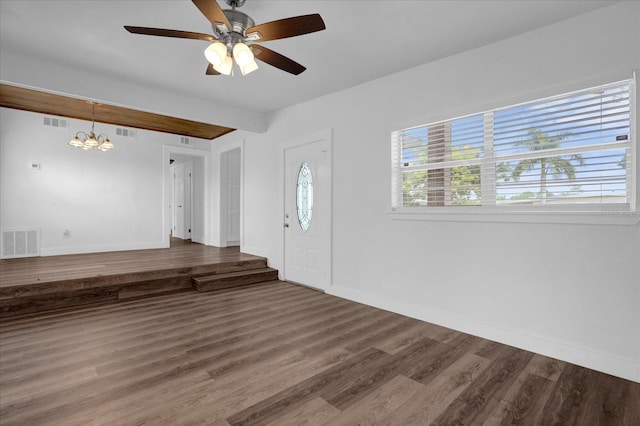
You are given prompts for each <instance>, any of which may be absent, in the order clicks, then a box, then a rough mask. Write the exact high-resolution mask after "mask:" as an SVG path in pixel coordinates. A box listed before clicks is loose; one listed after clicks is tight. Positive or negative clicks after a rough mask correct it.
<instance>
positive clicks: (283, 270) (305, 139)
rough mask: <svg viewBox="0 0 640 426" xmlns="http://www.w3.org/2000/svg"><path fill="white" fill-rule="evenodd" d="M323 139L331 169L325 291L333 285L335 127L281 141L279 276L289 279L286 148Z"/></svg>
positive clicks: (326, 236) (326, 235) (326, 238)
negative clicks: (285, 225)
mask: <svg viewBox="0 0 640 426" xmlns="http://www.w3.org/2000/svg"><path fill="white" fill-rule="evenodd" d="M321 141H326V144H327V150H328V155H327V161H328V169H329V175H328V177H327V179H328V184H329V199H328V200H327V202H328V203H329V208H328V209H327V210H328V211H329V217H327V222H328V225H327V228H328V232H327V233H326V234H325V237H324V238H325V243H326V245H325V247H328V250H329V253H328V256H327V259H328V265H327V269H328V271H327V281H328V282H327V283H326V286H325V288H324V290H325V291H327V292H328V291H329V289H330V288H331V287H332V286H333V129H326V130H322V131H319V132H317V133H313V134H309V135H306V136H301V137H297V138H294V139H290V140H287V141H284V142H281V143H280V146H279V151H280V153H279V156H278V157H279V159H278V162H279V163H280V164H279V165H280V167H278V169H279V171H280V176H279V178H280V183H281V184H280V191H279V198H280V200H279V201H280V202H279V204H280V211H279V224H280V226H281V228H282V229H281V232H280V239H279V240H280V241H279V243H280V254H281V261H280V265H282V266H281V267H280V268H279V269H280V270H279V278H280V279H281V280H286V279H287V265H286V262H285V258H286V252H285V251H286V250H287V247H286V245H285V227H284V223H285V222H284V221H285V217H284V215H285V212H286V206H285V200H286V198H285V191H286V189H287V182H286V180H285V179H286V177H285V167H286V162H285V154H286V150H287V149H290V148H296V147H299V146H302V145H308V144H311V143H314V142H321ZM302 285H304V283H302Z"/></svg>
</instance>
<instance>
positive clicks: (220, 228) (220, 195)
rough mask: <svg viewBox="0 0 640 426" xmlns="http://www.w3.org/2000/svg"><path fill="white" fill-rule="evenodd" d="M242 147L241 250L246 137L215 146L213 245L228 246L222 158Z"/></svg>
mask: <svg viewBox="0 0 640 426" xmlns="http://www.w3.org/2000/svg"><path fill="white" fill-rule="evenodd" d="M234 149H240V251H243V248H244V138H240V139H238V140H234V141H231V142H227V143H225V144H224V145H220V146H214V150H215V151H216V160H217V166H218V167H217V172H216V188H217V194H216V207H215V213H216V217H215V219H214V220H215V224H216V229H215V230H216V232H215V237H214V238H213V241H212V245H214V246H217V247H227V201H226V193H227V170H226V165H224V166H223V164H222V160H223V159H224V158H226V155H227V154H228V153H229V151H233V150H234Z"/></svg>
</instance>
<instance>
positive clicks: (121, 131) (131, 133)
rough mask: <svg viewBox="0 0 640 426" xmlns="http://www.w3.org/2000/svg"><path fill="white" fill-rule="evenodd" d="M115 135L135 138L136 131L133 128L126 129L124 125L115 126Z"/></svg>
mask: <svg viewBox="0 0 640 426" xmlns="http://www.w3.org/2000/svg"><path fill="white" fill-rule="evenodd" d="M116 135H117V136H122V137H123V138H131V139H135V137H136V131H135V130H134V129H128V128H126V127H116Z"/></svg>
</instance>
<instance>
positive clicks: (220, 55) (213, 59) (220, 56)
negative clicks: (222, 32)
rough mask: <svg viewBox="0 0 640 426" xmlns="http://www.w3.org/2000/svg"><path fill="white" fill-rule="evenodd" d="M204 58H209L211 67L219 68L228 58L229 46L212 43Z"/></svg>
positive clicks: (217, 42) (205, 51)
mask: <svg viewBox="0 0 640 426" xmlns="http://www.w3.org/2000/svg"><path fill="white" fill-rule="evenodd" d="M204 56H205V58H207V61H209V62H210V63H211V65H213V66H214V67H215V66H218V65H220V64H222V63H223V62H224V60H225V58H226V57H227V46H225V45H224V44H222V43H220V42H219V41H216V42H215V43H211V44H210V45H209V47H207V48H206V49H205V50H204Z"/></svg>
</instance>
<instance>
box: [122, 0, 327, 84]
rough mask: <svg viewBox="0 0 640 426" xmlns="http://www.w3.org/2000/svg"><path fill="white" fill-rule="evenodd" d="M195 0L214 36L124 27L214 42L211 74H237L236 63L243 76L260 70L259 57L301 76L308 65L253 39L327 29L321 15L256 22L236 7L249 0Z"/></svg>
mask: <svg viewBox="0 0 640 426" xmlns="http://www.w3.org/2000/svg"><path fill="white" fill-rule="evenodd" d="M192 2H193V3H194V4H195V5H196V7H197V8H198V9H199V10H200V12H201V13H202V14H203V15H204V16H205V17H206V18H207V19H208V20H209V21H210V22H211V26H212V29H213V35H210V34H203V33H195V32H191V31H181V30H168V29H162V28H148V27H134V26H128V25H125V27H124V28H125V29H126V30H127V31H129V32H130V33H133V34H146V35H153V36H161V37H175V38H186V39H193V40H205V41H209V42H211V44H210V45H209V46H208V47H207V48H206V49H205V50H204V56H205V57H206V59H207V61H208V62H209V64H210V65H208V66H207V70H206V74H207V75H220V74H223V75H233V65H234V63H235V64H236V65H237V66H238V68H239V69H240V72H241V73H242V75H246V74H249V73H251V72H253V71H255V70H257V69H258V64H257V63H256V59H258V60H260V61H262V62H264V63H267V64H269V65H272V66H274V67H276V68H279V69H281V70H283V71H286V72H288V73H291V74H294V75H298V74H300V73H301V72H303V71H304V70H306V68H305V67H304V66H302V65H300V64H299V63H297V62H295V61H293V60H292V59H289V58H287V57H286V56H283V55H281V54H279V53H277V52H274V51H273V50H269V49H267V48H265V47H263V46H259V45H257V44H255V43H253V42H255V41H257V40H261V41H270V40H278V39H283V38H289V37H295V36H299V35H303V34H309V33H313V32H316V31H322V30H324V29H325V24H324V21H323V20H322V18H321V17H320V15H318V14H312V15H302V16H295V17H292V18H285V19H279V20H277V21H271V22H267V23H264V24H260V25H255V22H254V20H253V19H252V18H251V17H250V16H249V15H247V14H246V13H242V12H240V11H238V10H236V8H237V7H240V6H242V5H244V3H245V0H225V2H226V3H227V4H228V5H229V6H231V8H232V9H227V10H223V9H221V8H220V6H219V5H218V3H217V2H216V0H192ZM247 43H251V44H247Z"/></svg>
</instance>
